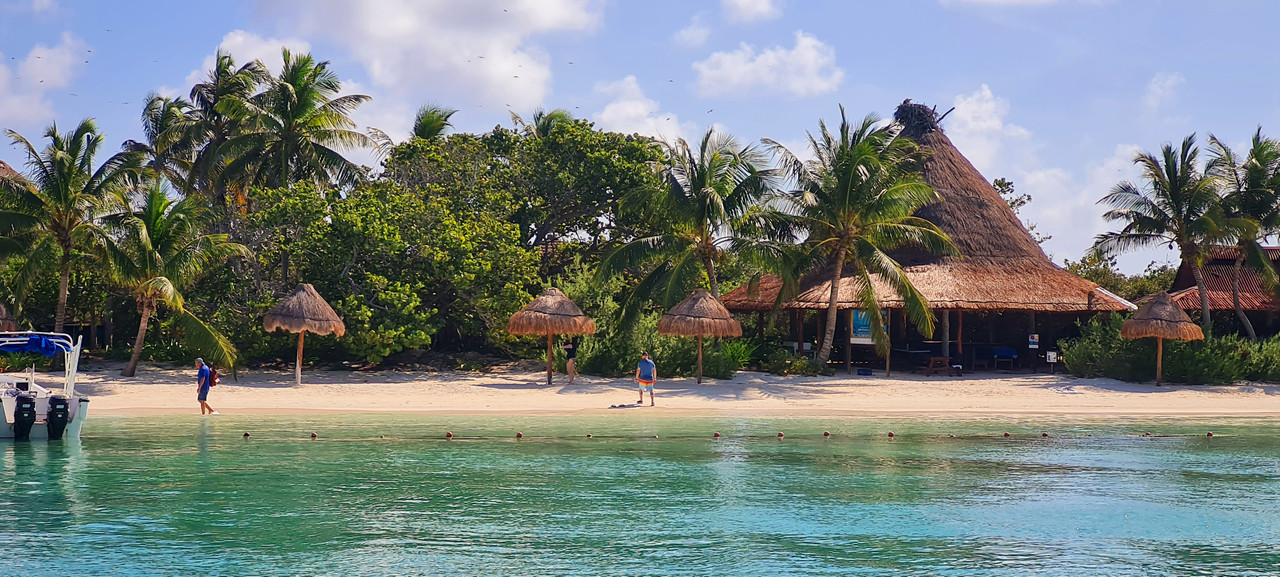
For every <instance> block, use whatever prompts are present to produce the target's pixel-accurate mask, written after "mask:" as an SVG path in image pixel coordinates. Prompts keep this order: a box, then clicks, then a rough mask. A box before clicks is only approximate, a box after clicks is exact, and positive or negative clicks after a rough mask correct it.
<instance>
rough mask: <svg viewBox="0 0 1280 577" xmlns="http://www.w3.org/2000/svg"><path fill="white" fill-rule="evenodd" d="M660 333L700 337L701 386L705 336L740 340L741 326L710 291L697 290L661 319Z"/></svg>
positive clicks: (659, 321)
mask: <svg viewBox="0 0 1280 577" xmlns="http://www.w3.org/2000/svg"><path fill="white" fill-rule="evenodd" d="M658 334H660V335H672V336H677V337H697V338H698V384H702V337H740V336H742V324H741V323H739V322H738V321H737V320H736V319H734V318H733V316H732V315H730V314H729V310H728V309H726V308H724V305H722V304H720V301H718V300H716V298H715V297H713V296H711V293H710V292H707V290H706V289H698V290H696V291H694V293H693V294H691V295H689V298H687V299H684V300H683V301H681V302H680V304H678V305H676V306H674V307H672V308H671V310H669V311H667V314H665V315H662V318H661V319H658Z"/></svg>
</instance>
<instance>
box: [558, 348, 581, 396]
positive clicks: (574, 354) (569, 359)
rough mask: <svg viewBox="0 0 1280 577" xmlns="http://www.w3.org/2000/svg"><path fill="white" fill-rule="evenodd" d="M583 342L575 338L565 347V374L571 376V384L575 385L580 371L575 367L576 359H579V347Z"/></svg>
mask: <svg viewBox="0 0 1280 577" xmlns="http://www.w3.org/2000/svg"><path fill="white" fill-rule="evenodd" d="M581 342H582V340H581V338H580V337H573V338H571V339H569V342H567V343H565V344H564V345H563V347H562V348H563V349H564V356H565V359H566V360H565V362H564V372H565V373H567V374H568V375H569V384H570V385H572V384H573V379H574V378H575V377H577V376H578V369H577V367H575V366H574V365H575V364H576V363H575V359H577V358H578V345H579V344H580V343H581Z"/></svg>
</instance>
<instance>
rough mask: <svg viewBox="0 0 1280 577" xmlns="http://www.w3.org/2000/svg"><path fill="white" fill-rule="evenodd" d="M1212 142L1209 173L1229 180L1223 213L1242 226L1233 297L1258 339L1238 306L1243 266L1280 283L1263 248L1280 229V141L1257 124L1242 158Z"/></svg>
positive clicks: (1247, 324)
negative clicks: (1265, 134)
mask: <svg viewBox="0 0 1280 577" xmlns="http://www.w3.org/2000/svg"><path fill="white" fill-rule="evenodd" d="M1209 142H1210V144H1211V145H1212V146H1213V157H1212V159H1211V160H1210V161H1209V167H1208V172H1209V173H1210V174H1212V175H1214V176H1216V177H1218V178H1219V179H1220V180H1221V181H1222V182H1223V183H1225V187H1226V191H1225V194H1224V195H1223V197H1222V205H1223V209H1224V212H1225V213H1226V216H1227V217H1228V218H1229V219H1232V220H1233V224H1234V225H1235V226H1236V227H1237V228H1240V230H1241V234H1239V235H1237V238H1236V250H1237V252H1236V261H1235V265H1234V267H1233V269H1232V276H1231V302H1232V306H1233V307H1234V308H1235V312H1236V317H1237V318H1239V319H1240V324H1241V325H1242V326H1244V330H1245V334H1246V335H1247V336H1248V337H1249V340H1257V338H1258V335H1257V333H1256V332H1255V331H1254V329H1253V323H1252V322H1250V321H1249V317H1248V315H1246V314H1245V313H1244V308H1243V307H1241V305H1240V271H1241V269H1242V268H1243V267H1244V266H1245V265H1248V266H1249V268H1250V269H1251V270H1253V271H1254V272H1255V273H1256V274H1257V275H1258V277H1259V279H1260V280H1261V281H1262V284H1263V286H1266V287H1270V288H1274V287H1275V286H1276V284H1277V283H1278V282H1280V278H1278V277H1277V274H1276V270H1275V268H1274V267H1273V266H1272V265H1271V259H1270V258H1268V257H1267V255H1266V251H1264V250H1263V249H1262V242H1263V240H1264V239H1266V238H1267V237H1268V236H1270V235H1272V234H1275V233H1276V232H1280V142H1277V141H1275V140H1273V139H1270V138H1265V137H1263V136H1262V129H1261V128H1259V129H1258V130H1257V131H1255V132H1254V134H1253V141H1252V143H1251V146H1250V147H1249V152H1248V153H1247V154H1246V156H1245V157H1244V159H1240V158H1239V157H1238V156H1237V155H1236V154H1235V152H1233V151H1232V150H1231V148H1230V147H1228V146H1227V145H1225V144H1223V143H1222V141H1220V140H1218V139H1217V137H1214V136H1212V135H1210V136H1209Z"/></svg>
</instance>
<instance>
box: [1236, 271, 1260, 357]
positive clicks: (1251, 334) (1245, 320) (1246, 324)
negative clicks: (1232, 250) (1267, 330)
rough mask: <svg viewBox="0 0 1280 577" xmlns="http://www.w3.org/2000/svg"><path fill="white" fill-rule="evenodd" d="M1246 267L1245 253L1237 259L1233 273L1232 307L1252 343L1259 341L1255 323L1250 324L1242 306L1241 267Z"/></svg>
mask: <svg viewBox="0 0 1280 577" xmlns="http://www.w3.org/2000/svg"><path fill="white" fill-rule="evenodd" d="M1243 265H1244V253H1243V252H1241V254H1240V256H1237V257H1236V266H1235V268H1234V269H1233V270H1232V271H1231V306H1233V307H1235V309H1236V316H1237V317H1239V318H1240V324H1242V325H1244V333H1245V335H1247V336H1248V337H1249V340H1250V341H1256V340H1258V333H1256V332H1254V330H1253V323H1251V322H1249V315H1246V314H1244V308H1243V307H1241V306H1240V267H1241V266H1243Z"/></svg>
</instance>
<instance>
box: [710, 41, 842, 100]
mask: <svg viewBox="0 0 1280 577" xmlns="http://www.w3.org/2000/svg"><path fill="white" fill-rule="evenodd" d="M693 69H694V70H695V71H696V72H697V73H698V92H699V93H700V94H702V95H703V96H716V95H721V94H733V93H737V92H742V91H746V90H749V89H755V90H759V91H762V92H782V93H786V94H790V95H792V96H814V95H818V94H826V93H829V92H832V91H834V90H835V89H836V88H837V87H839V86H840V82H841V81H843V80H844V70H841V69H840V68H838V67H836V51H835V49H834V48H832V47H831V46H829V45H827V44H824V43H822V41H821V40H818V38H817V37H815V36H813V35H811V34H805V33H804V32H803V31H799V30H797V31H796V43H795V46H794V47H793V48H790V49H787V48H784V47H782V46H776V47H773V48H769V49H767V50H764V51H761V52H759V53H756V50H755V48H754V47H752V46H750V45H748V44H746V43H743V44H742V45H741V46H740V47H739V48H738V49H737V50H734V51H732V52H716V53H713V54H712V55H711V56H709V57H707V59H706V60H702V61H700V62H694V63H693Z"/></svg>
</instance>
